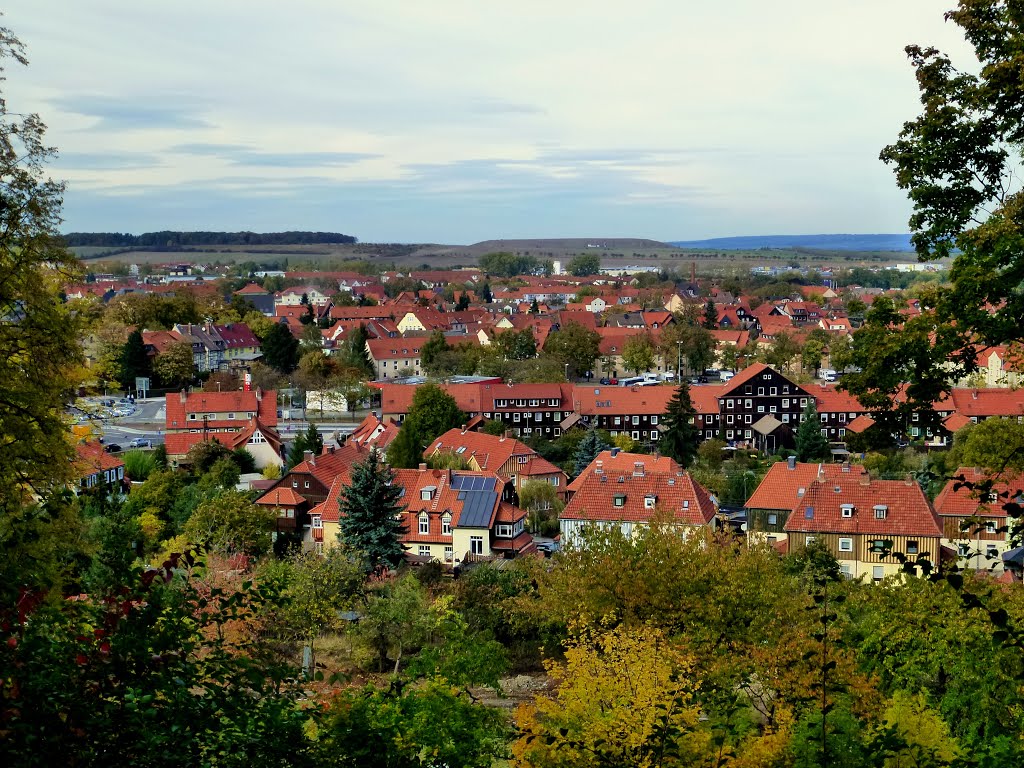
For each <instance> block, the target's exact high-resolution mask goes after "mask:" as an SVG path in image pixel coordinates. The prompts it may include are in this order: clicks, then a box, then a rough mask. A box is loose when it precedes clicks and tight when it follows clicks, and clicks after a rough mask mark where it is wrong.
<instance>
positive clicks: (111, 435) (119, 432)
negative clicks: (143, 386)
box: [92, 398, 358, 449]
mask: <svg viewBox="0 0 1024 768" xmlns="http://www.w3.org/2000/svg"><path fill="white" fill-rule="evenodd" d="M92 423H93V424H95V425H96V426H97V427H98V428H99V431H100V434H102V435H103V441H104V442H105V443H107V444H108V445H109V444H110V443H114V444H116V445H119V446H121V448H122V449H127V448H128V443H130V442H131V441H132V440H134V439H135V438H140V439H142V440H148V441H151V442H152V445H153V447H156V446H157V445H160V444H161V443H163V442H164V400H163V398H159V399H158V398H153V399H149V400H139V401H138V402H136V404H135V412H134V413H132V414H131V415H130V416H118V417H115V418H111V419H102V420H97V421H95V422H92ZM356 426H358V422H352V421H343V422H342V421H338V422H323V423H320V424H317V430H318V431H319V432H320V434H321V435H323V436H324V438H325V439H329V438H332V437H333V436H334V433H335V432H337V433H338V434H341V435H349V434H351V433H352V432H353V431H354V430H355V428H356ZM308 427H309V422H307V421H303V420H298V419H293V420H289V421H283V420H282V421H280V422H279V423H278V425H277V430H278V432H279V433H280V435H281V437H282V438H283V439H284V441H285V444H286V445H287V444H290V443H291V442H292V440H294V439H295V436H296V435H297V434H299V433H300V432H305V431H306V429H307V428H308Z"/></svg>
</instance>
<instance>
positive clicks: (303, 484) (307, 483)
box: [302, 480, 309, 488]
mask: <svg viewBox="0 0 1024 768" xmlns="http://www.w3.org/2000/svg"><path fill="white" fill-rule="evenodd" d="M302 487H303V488H309V480H306V481H304V482H303V483H302Z"/></svg>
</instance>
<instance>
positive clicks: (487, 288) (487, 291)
mask: <svg viewBox="0 0 1024 768" xmlns="http://www.w3.org/2000/svg"><path fill="white" fill-rule="evenodd" d="M480 298H481V299H483V302H484V304H490V303H491V302H492V301H494V294H493V293H491V284H490V283H488V282H485V283H484V286H483V288H481V289H480Z"/></svg>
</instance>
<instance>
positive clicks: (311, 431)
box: [305, 422, 324, 456]
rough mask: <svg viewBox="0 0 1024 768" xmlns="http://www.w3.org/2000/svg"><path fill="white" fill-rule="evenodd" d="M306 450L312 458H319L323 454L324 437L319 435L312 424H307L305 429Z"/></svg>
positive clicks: (318, 431)
mask: <svg viewBox="0 0 1024 768" xmlns="http://www.w3.org/2000/svg"><path fill="white" fill-rule="evenodd" d="M305 442H306V450H307V451H312V452H313V455H314V456H319V455H320V454H321V453H323V452H324V436H323V435H321V434H320V430H319V429H317V428H316V424H314V423H313V422H310V423H309V426H308V427H306V439H305Z"/></svg>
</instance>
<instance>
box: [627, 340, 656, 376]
mask: <svg viewBox="0 0 1024 768" xmlns="http://www.w3.org/2000/svg"><path fill="white" fill-rule="evenodd" d="M654 352H655V350H654V343H653V342H652V341H651V337H650V336H648V335H647V334H646V333H644V334H638V335H636V336H630V337H629V338H628V339H626V343H625V344H623V345H622V364H623V365H624V366H626V370H628V371H633V373H641V372H643V371H649V370H651V368H653V367H654Z"/></svg>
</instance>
